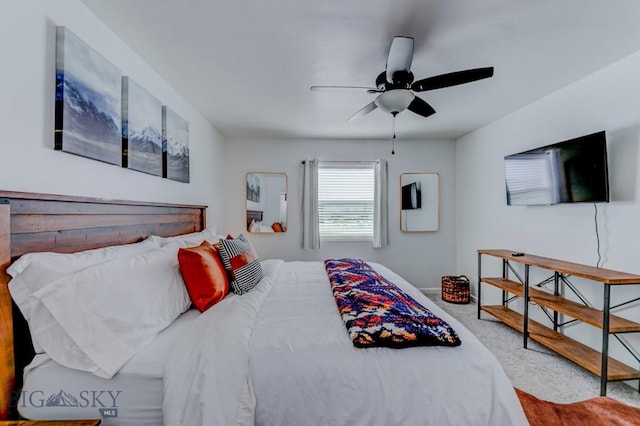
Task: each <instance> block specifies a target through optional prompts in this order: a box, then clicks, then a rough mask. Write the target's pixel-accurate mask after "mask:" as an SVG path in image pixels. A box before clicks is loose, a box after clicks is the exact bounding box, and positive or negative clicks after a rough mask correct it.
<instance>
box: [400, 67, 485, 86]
mask: <svg viewBox="0 0 640 426" xmlns="http://www.w3.org/2000/svg"><path fill="white" fill-rule="evenodd" d="M492 76H493V67H486V68H474V69H471V70H464V71H456V72H450V73H448V74H441V75H436V76H434V77H427V78H424V79H422V80H418V81H416V82H414V83H413V84H412V85H411V90H413V91H414V92H424V91H425V90H434V89H442V88H444V87H450V86H457V85H458V84H464V83H471V82H472V81H476V80H482V79H483V78H489V77H492Z"/></svg>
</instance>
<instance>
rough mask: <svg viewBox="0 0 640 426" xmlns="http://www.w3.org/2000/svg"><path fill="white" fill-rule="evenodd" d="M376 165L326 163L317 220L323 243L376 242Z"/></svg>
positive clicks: (321, 167)
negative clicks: (327, 241)
mask: <svg viewBox="0 0 640 426" xmlns="http://www.w3.org/2000/svg"><path fill="white" fill-rule="evenodd" d="M374 183H375V173H374V163H373V162H364V163H343V162H340V163H337V162H323V161H321V162H320V163H319V167H318V216H319V228H320V229H319V231H320V238H321V239H323V240H334V241H335V240H364V241H371V240H373V202H374Z"/></svg>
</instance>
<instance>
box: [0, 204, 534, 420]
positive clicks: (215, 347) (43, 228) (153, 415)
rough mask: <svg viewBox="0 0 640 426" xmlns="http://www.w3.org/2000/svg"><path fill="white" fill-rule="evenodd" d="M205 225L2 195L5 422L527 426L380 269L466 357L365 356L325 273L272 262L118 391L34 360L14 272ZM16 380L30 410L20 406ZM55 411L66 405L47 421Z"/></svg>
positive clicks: (145, 361)
mask: <svg viewBox="0 0 640 426" xmlns="http://www.w3.org/2000/svg"><path fill="white" fill-rule="evenodd" d="M204 218H205V208H204V207H202V206H182V205H165V204H156V203H136V202H124V201H111V200H95V199H87V198H76V197H66V196H64V197H63V196H49V195H41V194H25V193H10V192H0V264H1V265H2V274H1V280H2V283H1V284H2V285H1V286H0V318H1V319H2V321H3V327H4V328H3V329H4V330H9V329H15V332H14V333H3V335H2V339H3V341H2V351H1V352H0V360H1V363H2V364H1V365H2V368H1V371H0V384H1V387H0V402H2V412H1V414H2V416H3V417H7V416H9V415H12V414H13V415H15V413H13V412H12V409H11V408H12V406H14V407H15V406H16V405H17V409H18V411H19V412H20V413H21V414H22V415H24V416H26V417H32V418H50V419H56V418H57V419H59V418H89V417H94V418H102V421H103V424H105V425H111V424H112V425H118V424H126V425H158V424H163V423H164V424H167V425H174V424H175V425H177V424H193V425H197V424H205V425H213V424H224V425H227V424H240V425H245V424H246V425H250V424H256V425H273V424H279V425H280V424H282V425H287V424H292V425H298V424H328V425H357V424H362V425H376V424H380V425H393V424H398V425H404V424H424V425H431V424H433V425H447V424H451V425H460V424H465V425H519V424H523V425H524V424H527V421H526V419H525V417H524V413H523V412H522V409H521V407H520V404H519V402H518V399H517V396H516V394H515V392H514V390H513V387H512V386H511V384H510V382H509V380H508V379H507V377H506V375H505V373H504V372H503V371H502V369H501V368H500V366H499V364H498V363H497V361H496V360H495V358H494V357H493V356H492V355H491V354H490V353H489V352H488V350H487V349H486V348H484V347H483V346H482V345H481V344H480V343H479V341H478V340H477V339H476V338H475V337H473V336H472V335H471V334H470V333H469V332H468V331H467V330H466V329H465V328H464V327H463V326H462V325H461V324H460V323H458V322H457V321H456V320H455V319H453V318H451V317H450V316H448V315H447V314H446V313H445V312H444V311H442V310H441V309H439V308H438V307H437V306H436V305H435V304H433V302H431V301H429V300H428V299H427V298H426V297H425V296H424V295H422V294H421V293H420V292H419V291H418V290H417V289H415V288H414V287H413V286H411V285H410V284H409V283H407V282H406V281H405V280H403V279H402V278H401V277H400V276H398V275H397V274H395V273H394V272H392V271H390V270H389V269H388V268H386V267H384V266H383V265H379V264H371V265H372V266H373V267H374V268H375V270H376V271H377V272H379V273H380V274H382V275H383V276H384V277H385V278H387V279H389V280H390V281H392V282H394V283H395V284H396V285H397V286H398V287H400V288H402V289H403V290H404V291H406V292H407V293H408V294H409V295H411V297H413V298H414V299H415V300H417V301H418V302H420V303H421V304H423V305H424V306H425V307H427V308H428V309H430V310H432V311H433V312H434V313H436V314H437V315H438V316H440V317H441V318H443V319H444V320H446V321H447V322H448V323H449V324H450V325H451V326H452V327H453V328H454V329H455V330H456V332H457V333H458V335H459V336H460V339H461V340H462V345H461V346H459V347H412V348H405V349H391V348H367V349H361V348H355V347H354V346H353V345H352V343H351V341H350V340H349V337H348V334H347V332H346V329H345V326H344V323H343V322H342V319H341V317H340V314H339V312H338V308H337V307H336V303H335V300H334V299H333V295H332V293H331V290H330V288H329V281H328V278H327V275H326V272H325V271H324V264H323V263H322V262H285V261H282V260H276V259H271V260H262V262H261V265H262V270H263V272H264V276H263V278H262V280H260V282H259V283H258V285H257V286H256V287H255V288H254V289H253V290H252V291H250V292H248V293H247V294H244V295H230V296H227V297H225V298H224V299H223V300H222V301H220V302H219V303H218V304H216V305H215V306H213V307H212V308H210V309H208V310H207V311H205V312H204V313H202V314H201V313H199V312H198V311H197V310H195V309H189V310H187V311H186V312H184V313H182V314H181V315H179V316H178V317H177V319H176V320H175V321H173V322H172V323H171V325H169V326H168V327H166V328H164V329H162V330H161V331H160V332H159V333H158V334H157V336H156V337H155V338H154V339H153V340H151V341H150V342H148V343H147V344H145V345H143V346H142V347H141V349H140V350H138V351H137V352H135V354H134V355H133V357H131V358H130V359H129V360H128V361H127V362H126V363H124V365H123V366H122V367H121V368H119V369H118V370H117V372H116V373H115V375H113V376H112V377H110V378H105V377H100V376H99V375H96V374H92V373H90V372H87V371H77V370H74V369H70V368H68V367H65V366H62V365H60V364H59V363H58V362H56V361H53V360H52V359H51V357H49V356H48V355H47V354H46V353H39V354H38V355H36V356H35V358H33V360H32V355H30V354H29V351H31V353H33V349H30V348H29V347H30V346H32V345H31V338H30V337H29V334H28V329H26V330H25V328H24V324H23V322H24V320H23V319H22V318H21V317H20V312H19V311H17V310H16V309H15V307H14V308H13V309H12V307H11V299H10V295H9V293H8V291H7V283H8V281H9V280H8V278H9V277H8V276H7V274H6V268H7V266H8V265H9V264H10V263H11V262H12V261H14V260H16V259H17V258H18V257H19V256H21V255H23V254H25V253H29V252H39V251H59V252H76V251H81V250H87V249H93V248H97V247H104V246H110V245H117V244H126V243H134V242H137V241H140V240H142V239H144V238H146V237H148V236H150V235H160V236H163V237H169V236H172V235H181V234H190V233H194V232H199V231H203V230H204V229H205V228H206V223H205V219H204ZM14 319H15V321H13V320H14ZM11 322H15V324H16V326H15V327H12V326H10V324H11ZM25 347H26V348H27V349H25ZM14 352H15V354H16V355H15V357H14ZM14 359H15V361H17V362H15V369H14ZM26 363H29V365H28V366H26V369H25V364H26ZM23 376H24V378H25V382H24V384H22V383H20V382H21V378H22V377H23ZM16 378H17V381H16V385H17V387H15V389H21V392H20V394H19V395H20V396H21V399H20V400H19V401H18V402H17V404H16V403H13V404H12V397H11V395H12V394H11V392H12V391H13V389H14V380H15V379H16ZM52 397H55V398H52ZM72 397H73V398H72ZM49 399H55V400H56V401H63V403H62V404H57V405H55V406H51V407H46V406H45V405H46V404H45V403H44V401H45V400H49ZM73 399H75V400H76V401H77V402H78V401H79V402H80V404H75V405H74V404H73V403H69V401H71V402H73ZM64 401H66V403H64Z"/></svg>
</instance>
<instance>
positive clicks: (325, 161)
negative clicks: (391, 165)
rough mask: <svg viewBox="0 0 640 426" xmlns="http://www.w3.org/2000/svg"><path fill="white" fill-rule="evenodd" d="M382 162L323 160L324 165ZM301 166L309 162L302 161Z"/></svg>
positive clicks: (375, 161)
mask: <svg viewBox="0 0 640 426" xmlns="http://www.w3.org/2000/svg"><path fill="white" fill-rule="evenodd" d="M378 161H380V160H370V161H347V160H342V161H331V160H322V162H323V163H345V164H347V163H350V164H367V163H377V162H378ZM300 163H301V164H306V163H307V162H306V161H305V160H302V161H301V162H300Z"/></svg>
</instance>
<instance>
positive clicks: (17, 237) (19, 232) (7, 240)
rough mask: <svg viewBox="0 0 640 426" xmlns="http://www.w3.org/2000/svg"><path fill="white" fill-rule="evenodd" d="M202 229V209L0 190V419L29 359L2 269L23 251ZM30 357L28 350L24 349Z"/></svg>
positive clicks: (79, 246)
mask: <svg viewBox="0 0 640 426" xmlns="http://www.w3.org/2000/svg"><path fill="white" fill-rule="evenodd" d="M205 227H206V206H197V205H182V204H163V203H148V202H135V201H120V200H103V199H96V198H85V197H71V196H64V195H46V194H32V193H24V192H9V191H0V327H2V334H1V335H0V419H6V418H8V416H9V415H10V413H11V409H12V407H11V401H12V398H11V396H12V392H13V390H14V387H15V386H16V378H17V382H18V384H19V383H20V382H21V381H22V369H23V367H24V366H25V365H26V364H27V363H29V362H30V361H31V358H30V356H29V355H25V351H24V348H23V346H24V345H28V346H29V347H30V346H31V343H30V338H29V336H28V328H26V323H25V321H24V318H22V316H21V315H20V314H19V311H18V310H17V309H15V307H12V305H13V304H12V301H11V296H10V294H9V289H8V287H7V284H8V282H9V279H10V277H9V276H8V275H7V273H6V269H7V267H8V266H9V265H10V263H11V262H12V261H13V260H15V259H16V258H18V257H20V256H21V255H23V254H25V253H31V252H42V251H55V252H63V253H70V252H75V251H81V250H88V249H94V248H99V247H105V246H110V245H116V244H127V243H133V242H137V241H140V240H143V239H144V238H146V237H148V236H149V235H160V236H163V237H168V236H172V235H180V234H186V233H189V232H196V231H201V230H202V229H204V228H205ZM30 351H31V354H32V349H30Z"/></svg>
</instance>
